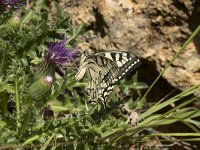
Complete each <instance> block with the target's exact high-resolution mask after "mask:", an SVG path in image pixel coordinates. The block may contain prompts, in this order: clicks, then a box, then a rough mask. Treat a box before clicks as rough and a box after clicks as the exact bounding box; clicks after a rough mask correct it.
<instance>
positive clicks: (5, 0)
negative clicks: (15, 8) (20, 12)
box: [0, 0, 20, 5]
mask: <svg viewBox="0 0 200 150" xmlns="http://www.w3.org/2000/svg"><path fill="white" fill-rule="evenodd" d="M19 1H20V0H0V3H1V4H3V5H15V4H17V3H18V2H19Z"/></svg>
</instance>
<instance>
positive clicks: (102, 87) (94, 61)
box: [76, 51, 141, 102]
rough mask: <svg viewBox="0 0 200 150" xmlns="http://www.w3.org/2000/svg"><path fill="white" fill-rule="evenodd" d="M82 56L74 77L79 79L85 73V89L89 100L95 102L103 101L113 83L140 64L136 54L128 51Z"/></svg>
mask: <svg viewBox="0 0 200 150" xmlns="http://www.w3.org/2000/svg"><path fill="white" fill-rule="evenodd" d="M82 58H83V59H82V60H81V65H80V67H79V71H78V73H77V74H76V79H77V80H80V79H81V78H83V76H84V74H85V73H87V75H88V78H89V85H88V88H87V90H88V93H89V95H90V100H91V101H95V102H98V101H99V100H100V101H103V102H105V101H106V98H107V97H108V95H109V93H110V92H111V91H112V89H113V85H114V84H115V83H116V82H118V81H119V80H120V79H122V78H123V77H125V76H126V75H127V74H129V72H132V71H133V70H135V69H136V68H138V67H139V66H140V64H141V62H140V60H139V58H138V57H137V56H136V55H134V54H132V53H128V52H117V51H111V52H99V53H95V54H93V55H90V56H87V57H86V56H83V57H82Z"/></svg>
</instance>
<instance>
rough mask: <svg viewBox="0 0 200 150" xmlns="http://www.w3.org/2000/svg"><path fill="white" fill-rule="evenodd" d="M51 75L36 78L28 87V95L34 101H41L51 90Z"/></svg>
mask: <svg viewBox="0 0 200 150" xmlns="http://www.w3.org/2000/svg"><path fill="white" fill-rule="evenodd" d="M53 82H54V80H53V77H52V76H50V75H46V76H43V77H41V78H39V79H38V80H36V81H35V82H34V83H32V84H31V86H30V87H29V89H28V95H29V96H30V98H31V99H33V100H36V101H43V100H44V99H45V98H46V97H47V96H48V95H49V94H50V92H51V87H52V85H53Z"/></svg>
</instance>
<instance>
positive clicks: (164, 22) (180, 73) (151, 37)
mask: <svg viewBox="0 0 200 150" xmlns="http://www.w3.org/2000/svg"><path fill="white" fill-rule="evenodd" d="M62 4H63V7H64V8H65V10H66V12H67V13H69V15H70V17H71V19H72V22H73V23H74V24H81V23H84V24H86V25H88V28H87V29H88V33H87V34H86V35H85V36H84V37H83V38H82V41H81V42H80V43H79V44H78V46H79V47H80V49H82V50H92V51H94V50H96V51H99V50H106V51H108V50H119V51H120V50H122V51H131V52H133V53H136V54H137V55H139V56H140V57H141V58H142V59H143V60H145V61H144V62H145V63H146V66H148V65H149V68H153V67H156V70H157V71H158V72H160V71H161V70H162V69H163V68H164V66H165V65H166V64H167V63H168V62H169V61H170V60H171V59H172V57H173V56H174V55H175V53H176V52H177V51H178V50H179V49H180V48H181V46H182V45H183V44H184V43H185V41H186V40H187V39H188V38H189V36H190V35H191V33H192V32H193V31H194V30H195V28H196V27H197V26H198V25H199V24H200V19H199V16H200V1H199V0H177V1H174V0H163V1H151V0H84V1H82V0H68V1H64V0H63V1H62ZM199 52H200V36H198V37H196V38H195V39H194V41H193V42H192V43H190V44H189V45H188V46H187V48H186V50H185V51H184V53H183V54H181V55H180V56H179V57H178V58H177V59H176V60H175V61H174V62H173V64H172V65H171V66H170V67H169V68H168V69H167V71H166V72H165V73H164V75H163V78H164V79H166V80H167V81H168V83H169V84H170V85H172V86H174V87H175V88H178V89H180V90H184V89H186V88H188V87H190V86H191V85H194V84H197V83H198V81H199V80H200V72H199V70H200V65H198V64H199V63H200V58H199V54H198V53H199ZM152 62H154V63H152ZM152 64H156V65H155V66H154V65H152ZM152 70H154V69H152ZM146 74H149V75H151V72H146ZM153 78H155V77H153Z"/></svg>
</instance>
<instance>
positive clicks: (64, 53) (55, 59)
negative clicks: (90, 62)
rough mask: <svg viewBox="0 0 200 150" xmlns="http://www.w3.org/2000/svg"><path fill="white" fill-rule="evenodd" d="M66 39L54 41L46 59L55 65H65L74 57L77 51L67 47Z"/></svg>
mask: <svg viewBox="0 0 200 150" xmlns="http://www.w3.org/2000/svg"><path fill="white" fill-rule="evenodd" d="M65 43H66V40H62V41H59V42H53V43H51V44H50V46H49V50H48V51H47V53H46V54H45V61H46V62H50V63H51V64H54V65H64V64H65V63H67V62H70V61H72V60H73V59H74V57H75V55H76V53H75V52H74V51H72V50H70V49H68V48H65Z"/></svg>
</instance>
